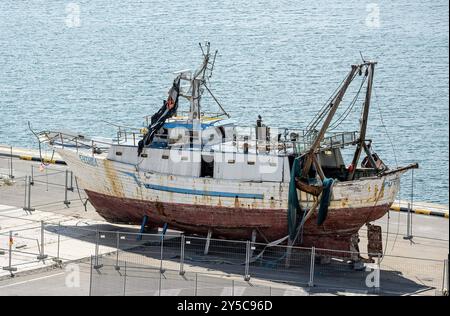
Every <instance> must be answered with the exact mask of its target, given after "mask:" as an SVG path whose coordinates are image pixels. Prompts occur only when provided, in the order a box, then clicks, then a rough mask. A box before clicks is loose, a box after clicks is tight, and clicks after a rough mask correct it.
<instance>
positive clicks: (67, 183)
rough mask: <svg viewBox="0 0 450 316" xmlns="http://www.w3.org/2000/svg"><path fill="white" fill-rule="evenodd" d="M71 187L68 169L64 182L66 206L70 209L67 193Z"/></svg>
mask: <svg viewBox="0 0 450 316" xmlns="http://www.w3.org/2000/svg"><path fill="white" fill-rule="evenodd" d="M68 185H69V170H67V169H66V178H65V182H64V204H65V205H66V206H67V207H69V204H70V201H68V200H67V191H69V188H68Z"/></svg>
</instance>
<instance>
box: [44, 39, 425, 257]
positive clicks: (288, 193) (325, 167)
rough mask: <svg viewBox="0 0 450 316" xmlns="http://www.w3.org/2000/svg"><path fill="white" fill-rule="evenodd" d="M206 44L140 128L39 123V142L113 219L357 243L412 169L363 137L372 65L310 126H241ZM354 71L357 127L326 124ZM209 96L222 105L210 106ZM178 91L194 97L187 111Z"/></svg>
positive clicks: (335, 245)
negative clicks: (394, 163) (100, 137)
mask: <svg viewBox="0 0 450 316" xmlns="http://www.w3.org/2000/svg"><path fill="white" fill-rule="evenodd" d="M201 48H202V55H203V62H202V64H201V66H200V67H199V68H198V70H196V71H194V72H192V71H189V70H185V71H180V72H178V73H175V75H176V76H175V80H174V81H173V84H172V87H171V88H170V90H169V93H168V97H167V99H166V100H164V104H163V106H162V107H161V109H160V110H159V111H158V112H157V113H155V114H154V115H152V116H151V117H148V118H147V124H148V127H147V128H145V129H144V130H132V129H124V128H122V129H121V130H119V132H118V135H117V139H115V141H113V142H111V143H109V144H104V143H101V142H99V141H96V140H92V139H89V138H87V137H85V136H83V135H78V134H70V133H63V132H55V131H43V132H40V133H39V137H40V139H41V140H42V141H44V142H46V143H48V144H50V145H51V146H53V147H54V148H55V150H56V151H57V152H58V153H59V154H60V155H61V156H62V157H63V159H64V160H65V161H66V163H67V164H68V166H69V168H70V169H71V170H72V171H73V172H74V174H75V175H76V177H77V179H78V181H79V184H80V186H81V187H82V188H83V189H84V190H85V192H86V194H87V195H88V197H89V200H90V202H91V203H92V205H93V206H94V207H95V209H96V211H97V212H98V213H99V214H100V215H101V216H103V217H104V218H105V219H106V220H107V221H109V222H112V223H128V224H141V223H142V220H143V218H146V219H148V222H147V225H148V226H162V225H164V224H167V225H168V227H170V228H173V229H178V230H182V231H184V232H186V233H191V234H201V235H207V234H208V235H209V236H214V237H224V238H232V239H250V238H253V240H255V239H257V240H263V241H266V242H272V241H275V240H286V239H287V240H288V242H289V243H290V244H294V243H295V244H301V245H304V246H315V247H318V248H328V249H330V248H331V249H336V250H354V249H357V242H358V241H357V240H358V238H357V236H358V231H359V230H360V228H361V227H362V226H364V225H366V224H367V225H369V224H370V222H372V221H375V220H377V219H379V218H381V217H382V216H384V215H385V214H386V212H387V211H388V210H389V208H390V207H391V205H392V203H393V202H394V199H395V198H396V195H397V193H398V191H399V185H400V176H401V174H402V173H403V172H405V170H407V169H409V168H416V167H417V165H416V164H414V165H410V166H406V167H403V168H397V169H390V168H388V167H387V166H386V165H385V164H384V163H383V162H382V160H381V159H380V158H379V156H378V155H377V154H375V153H374V152H373V151H372V146H371V141H370V140H368V139H367V137H366V129H367V122H368V116H369V108H370V100H371V90H372V84H373V78H374V69H375V65H376V63H375V62H371V61H364V62H362V63H361V64H356V65H352V66H351V69H350V72H349V73H348V75H347V76H346V77H345V79H344V80H343V82H342V83H341V85H340V86H339V87H338V89H337V90H336V92H335V93H334V94H333V95H332V96H331V98H330V99H329V101H328V102H327V103H326V105H325V106H324V107H323V108H322V110H321V111H319V113H318V114H317V116H316V117H315V119H314V120H313V121H312V122H311V123H310V124H309V125H308V127H307V129H306V130H292V129H285V128H282V129H281V128H275V127H268V126H266V125H265V124H263V121H262V118H261V117H258V120H257V121H256V124H255V125H254V126H251V127H240V126H237V125H236V124H235V123H234V122H233V121H232V120H231V119H230V116H229V115H228V113H227V112H226V111H225V110H224V109H223V107H222V106H221V104H220V103H219V101H218V100H217V98H215V97H214V95H213V94H212V92H211V89H210V87H209V78H210V77H211V74H212V70H213V67H214V63H215V59H216V54H214V53H212V52H210V46H209V44H206V46H202V45H201ZM216 53H217V52H216ZM356 78H359V79H361V81H362V84H361V87H363V85H364V86H365V87H366V92H365V97H364V102H363V107H362V117H361V119H360V128H359V131H355V132H339V133H329V132H328V129H329V127H330V124H331V123H332V121H333V118H334V116H335V114H336V111H337V109H338V108H339V106H340V104H341V101H342V100H343V97H344V94H345V93H346V91H347V88H348V87H349V86H350V84H351V83H352V82H353V81H354V80H355V79H356ZM360 90H361V89H360ZM363 92H364V91H363ZM205 93H208V94H210V95H211V96H212V98H213V99H214V100H215V101H216V102H217V105H218V106H219V107H220V109H221V113H218V114H215V115H211V114H206V113H203V111H202V107H201V101H202V96H203V95H204V94H205ZM358 93H359V92H358ZM182 99H186V100H188V103H189V110H188V111H187V112H186V113H183V112H182V111H181V109H180V107H181V106H179V104H180V103H181V101H182ZM356 99H357V98H355V100H356ZM348 147H350V148H351V147H353V148H354V154H353V159H352V161H351V163H350V164H348V165H346V164H345V163H344V160H343V155H342V153H341V150H342V149H343V148H348ZM362 155H363V156H364V157H365V158H364V159H363V160H362V162H361V163H360V160H361V158H363V157H362ZM369 227H372V226H371V225H369ZM378 231H379V230H378ZM380 234H381V233H380ZM380 234H378V235H377V238H375V239H374V240H378V242H379V240H380V239H381V235H380ZM372 239H373V238H372Z"/></svg>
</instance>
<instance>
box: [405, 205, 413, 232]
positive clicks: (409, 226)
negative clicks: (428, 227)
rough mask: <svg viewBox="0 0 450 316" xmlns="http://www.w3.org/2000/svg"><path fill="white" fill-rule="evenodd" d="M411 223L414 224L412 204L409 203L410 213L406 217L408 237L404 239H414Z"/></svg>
mask: <svg viewBox="0 0 450 316" xmlns="http://www.w3.org/2000/svg"><path fill="white" fill-rule="evenodd" d="M411 223H412V216H411V204H410V203H408V213H407V215H406V236H404V237H403V239H409V240H411V239H412V237H413V236H412V233H411Z"/></svg>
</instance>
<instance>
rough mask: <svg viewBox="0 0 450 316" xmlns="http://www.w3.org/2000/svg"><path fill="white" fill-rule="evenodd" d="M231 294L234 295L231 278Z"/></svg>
mask: <svg viewBox="0 0 450 316" xmlns="http://www.w3.org/2000/svg"><path fill="white" fill-rule="evenodd" d="M231 296H234V280H231Z"/></svg>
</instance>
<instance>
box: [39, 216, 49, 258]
mask: <svg viewBox="0 0 450 316" xmlns="http://www.w3.org/2000/svg"><path fill="white" fill-rule="evenodd" d="M44 228H45V225H44V221H41V253H40V255H39V256H38V257H37V259H38V260H44V259H46V258H47V257H48V256H47V255H46V254H45V250H44V244H45V240H44V237H45V236H44Z"/></svg>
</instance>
